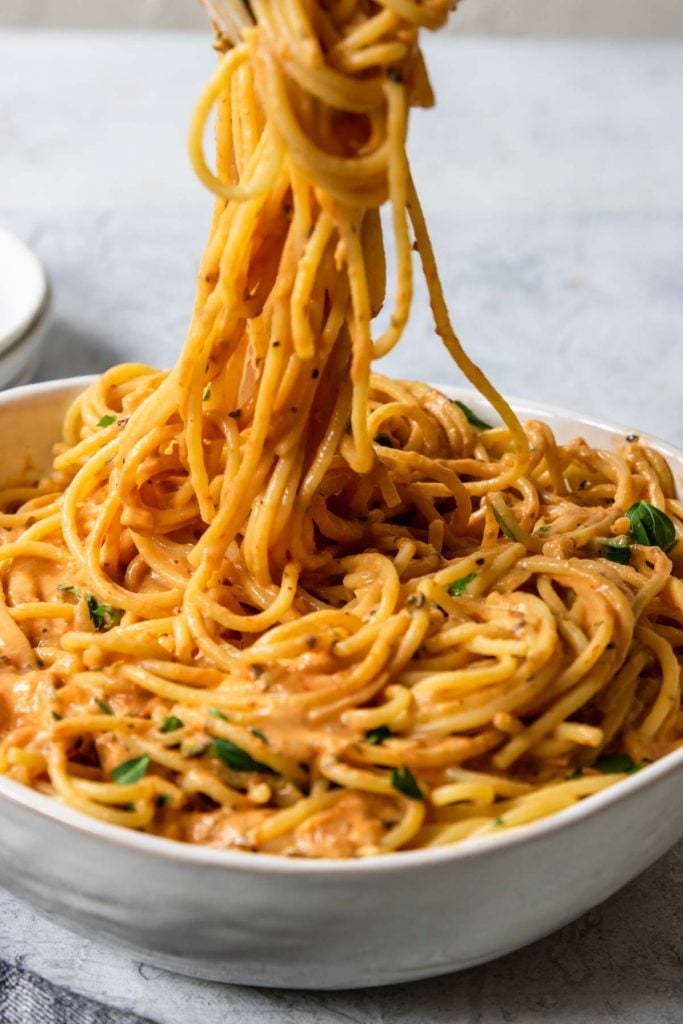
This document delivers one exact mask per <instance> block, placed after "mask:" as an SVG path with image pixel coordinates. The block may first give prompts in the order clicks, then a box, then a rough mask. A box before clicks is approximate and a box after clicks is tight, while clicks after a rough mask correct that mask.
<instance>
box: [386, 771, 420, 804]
mask: <svg viewBox="0 0 683 1024" xmlns="http://www.w3.org/2000/svg"><path fill="white" fill-rule="evenodd" d="M391 785H392V786H393V787H394V789H397V790H398V792H399V793H402V794H403V796H407V797H408V799H409V800H424V795H423V793H422V790H421V789H420V787H419V785H418V782H417V779H416V778H415V776H414V775H413V773H412V772H411V770H410V768H408V767H406V765H401V767H400V768H392V771H391Z"/></svg>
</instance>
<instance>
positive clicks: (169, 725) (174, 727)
mask: <svg viewBox="0 0 683 1024" xmlns="http://www.w3.org/2000/svg"><path fill="white" fill-rule="evenodd" d="M182 727H183V722H182V719H181V718H178V716H177V715H166V716H165V718H164V720H163V722H162V723H161V725H160V727H159V732H177V731H178V729H182Z"/></svg>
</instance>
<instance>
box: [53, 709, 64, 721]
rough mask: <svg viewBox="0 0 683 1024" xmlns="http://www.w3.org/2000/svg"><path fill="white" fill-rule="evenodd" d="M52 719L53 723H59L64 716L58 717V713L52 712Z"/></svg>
mask: <svg viewBox="0 0 683 1024" xmlns="http://www.w3.org/2000/svg"><path fill="white" fill-rule="evenodd" d="M52 717H53V718H54V720H55V722H61V720H62V718H63V717H64V716H63V715H60V713H59V711H53V712H52Z"/></svg>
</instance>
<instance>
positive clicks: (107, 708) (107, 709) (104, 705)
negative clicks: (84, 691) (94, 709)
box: [95, 697, 114, 715]
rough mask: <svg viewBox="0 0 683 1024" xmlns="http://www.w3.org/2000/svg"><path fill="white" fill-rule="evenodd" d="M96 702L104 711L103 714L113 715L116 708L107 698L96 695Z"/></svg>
mask: <svg viewBox="0 0 683 1024" xmlns="http://www.w3.org/2000/svg"><path fill="white" fill-rule="evenodd" d="M95 703H96V704H97V706H98V708H99V709H100V711H101V712H102V714H103V715H113V714H114V709H113V707H112V706H111V704H108V703H107V701H106V700H102V698H101V697H95Z"/></svg>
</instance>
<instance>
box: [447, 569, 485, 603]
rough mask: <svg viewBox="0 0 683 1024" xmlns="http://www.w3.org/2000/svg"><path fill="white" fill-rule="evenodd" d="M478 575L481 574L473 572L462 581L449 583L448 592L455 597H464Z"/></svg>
mask: <svg viewBox="0 0 683 1024" xmlns="http://www.w3.org/2000/svg"><path fill="white" fill-rule="evenodd" d="M478 575H479V573H477V572H471V573H469V574H468V575H467V576H463V577H462V579H460V580H453V582H452V583H449V584H448V587H447V588H446V589H447V590H448V593H449V594H452V595H453V597H462V595H463V594H464V593H465V591H466V590H467V587H468V585H469V584H470V583H471V582H472V581H473V580H476V578H477V576H478Z"/></svg>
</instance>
